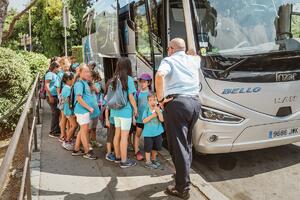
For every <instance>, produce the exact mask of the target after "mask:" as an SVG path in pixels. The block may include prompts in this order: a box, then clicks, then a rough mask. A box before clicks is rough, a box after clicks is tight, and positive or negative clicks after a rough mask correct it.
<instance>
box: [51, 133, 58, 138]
mask: <svg viewBox="0 0 300 200" xmlns="http://www.w3.org/2000/svg"><path fill="white" fill-rule="evenodd" d="M59 136H60V133H49V137H52V138H59Z"/></svg>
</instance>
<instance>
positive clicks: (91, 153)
mask: <svg viewBox="0 0 300 200" xmlns="http://www.w3.org/2000/svg"><path fill="white" fill-rule="evenodd" d="M83 157H84V158H86V159H90V160H96V159H97V157H96V155H95V154H94V152H93V151H92V150H89V151H88V152H87V153H86V154H84V155H83Z"/></svg>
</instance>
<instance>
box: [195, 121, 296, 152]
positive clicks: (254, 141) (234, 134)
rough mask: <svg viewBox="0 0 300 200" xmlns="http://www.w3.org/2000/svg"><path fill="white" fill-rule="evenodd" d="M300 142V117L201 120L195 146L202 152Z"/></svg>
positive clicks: (245, 149)
mask: <svg viewBox="0 0 300 200" xmlns="http://www.w3.org/2000/svg"><path fill="white" fill-rule="evenodd" d="M299 141H300V120H291V121H286V122H277V123H269V124H263V125H251V126H247V125H246V123H245V124H244V125H241V124H217V123H211V122H206V121H202V120H198V122H197V123H196V126H195V129H194V132H193V145H194V148H195V150H196V151H197V152H200V153H203V154H217V153H230V152H238V151H248V150H254V149H262V148H269V147H275V146H281V145H286V144H291V143H295V142H299Z"/></svg>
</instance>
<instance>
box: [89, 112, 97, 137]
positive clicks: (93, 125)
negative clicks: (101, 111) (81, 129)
mask: <svg viewBox="0 0 300 200" xmlns="http://www.w3.org/2000/svg"><path fill="white" fill-rule="evenodd" d="M97 125H98V117H97V118H95V119H92V120H91V123H90V134H91V135H90V136H91V140H93V141H96V130H97Z"/></svg>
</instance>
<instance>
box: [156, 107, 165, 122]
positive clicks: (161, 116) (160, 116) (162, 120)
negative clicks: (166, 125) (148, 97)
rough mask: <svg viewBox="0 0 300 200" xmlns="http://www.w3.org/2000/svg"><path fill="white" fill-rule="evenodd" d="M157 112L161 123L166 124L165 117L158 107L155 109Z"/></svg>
mask: <svg viewBox="0 0 300 200" xmlns="http://www.w3.org/2000/svg"><path fill="white" fill-rule="evenodd" d="M155 112H156V114H157V116H158V119H159V121H160V122H164V116H163V114H162V112H161V111H160V109H159V108H158V107H156V108H155Z"/></svg>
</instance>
